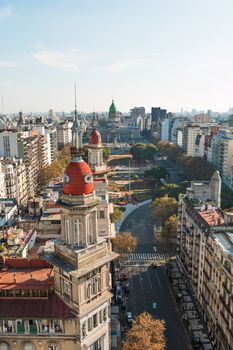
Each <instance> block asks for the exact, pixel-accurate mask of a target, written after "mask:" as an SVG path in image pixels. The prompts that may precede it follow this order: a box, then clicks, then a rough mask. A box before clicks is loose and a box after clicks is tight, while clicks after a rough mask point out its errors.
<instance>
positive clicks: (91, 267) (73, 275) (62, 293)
mask: <svg viewBox="0 0 233 350" xmlns="http://www.w3.org/2000/svg"><path fill="white" fill-rule="evenodd" d="M72 135H73V137H72V148H71V155H72V159H71V161H70V163H69V164H68V165H67V168H66V170H65V174H64V185H63V191H62V193H61V194H60V197H59V204H60V206H61V239H59V240H57V241H56V242H55V244H54V252H53V253H52V254H50V255H47V256H46V259H47V260H49V261H50V262H51V263H52V264H53V265H54V276H55V285H54V289H55V292H56V293H57V295H58V296H59V297H60V298H61V299H62V300H63V301H64V302H65V303H66V304H67V305H68V306H69V307H70V308H71V309H72V313H73V315H74V323H75V326H74V328H73V329H74V332H75V336H76V338H75V344H74V349H79V350H95V349H98V350H109V349H110V304H111V297H112V295H111V293H110V289H111V273H110V262H111V261H112V260H114V259H115V258H116V257H117V254H116V253H114V252H113V251H112V249H111V244H110V243H109V242H108V240H106V239H105V238H104V237H100V236H99V234H98V221H97V207H98V204H99V202H100V199H99V197H97V196H96V195H95V191H94V183H93V175H92V171H91V169H90V167H89V165H88V164H87V163H86V162H85V161H84V160H83V159H82V156H81V154H82V152H81V148H82V143H81V142H82V140H81V137H82V132H81V131H80V127H79V123H78V119H77V116H76V119H75V122H74V126H73V130H72ZM72 349H73V348H72Z"/></svg>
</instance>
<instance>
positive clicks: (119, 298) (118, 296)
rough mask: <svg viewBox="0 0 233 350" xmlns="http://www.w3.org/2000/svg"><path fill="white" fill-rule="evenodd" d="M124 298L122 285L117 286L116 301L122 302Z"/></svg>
mask: <svg viewBox="0 0 233 350" xmlns="http://www.w3.org/2000/svg"><path fill="white" fill-rule="evenodd" d="M122 300H123V292H122V288H121V286H116V302H117V303H121V302H122Z"/></svg>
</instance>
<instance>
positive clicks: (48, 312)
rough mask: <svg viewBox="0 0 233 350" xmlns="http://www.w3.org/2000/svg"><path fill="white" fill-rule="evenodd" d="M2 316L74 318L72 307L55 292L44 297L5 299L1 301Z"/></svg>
mask: <svg viewBox="0 0 233 350" xmlns="http://www.w3.org/2000/svg"><path fill="white" fill-rule="evenodd" d="M0 315H1V317H8V318H17V317H19V318H22V317H30V318H43V319H44V318H58V319H69V318H72V317H73V315H72V312H71V309H70V308H69V307H68V306H67V305H66V304H65V303H64V302H63V301H62V300H61V299H60V298H59V297H58V296H57V295H56V294H55V293H52V294H51V295H49V297H48V298H44V299H20V298H17V299H9V300H8V299H7V298H6V299H4V302H1V303H0Z"/></svg>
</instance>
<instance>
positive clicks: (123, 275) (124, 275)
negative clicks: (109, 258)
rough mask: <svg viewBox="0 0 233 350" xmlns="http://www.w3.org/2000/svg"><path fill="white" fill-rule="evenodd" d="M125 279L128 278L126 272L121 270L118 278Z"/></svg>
mask: <svg viewBox="0 0 233 350" xmlns="http://www.w3.org/2000/svg"><path fill="white" fill-rule="evenodd" d="M127 279H128V274H127V273H126V272H122V274H121V275H120V280H121V281H127Z"/></svg>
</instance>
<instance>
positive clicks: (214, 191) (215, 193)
mask: <svg viewBox="0 0 233 350" xmlns="http://www.w3.org/2000/svg"><path fill="white" fill-rule="evenodd" d="M221 186H222V180H221V176H220V174H219V171H218V170H216V171H215V172H214V173H213V176H212V178H211V199H212V200H213V201H215V203H216V206H217V207H218V208H220V207H221Z"/></svg>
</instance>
